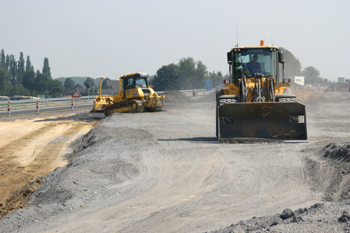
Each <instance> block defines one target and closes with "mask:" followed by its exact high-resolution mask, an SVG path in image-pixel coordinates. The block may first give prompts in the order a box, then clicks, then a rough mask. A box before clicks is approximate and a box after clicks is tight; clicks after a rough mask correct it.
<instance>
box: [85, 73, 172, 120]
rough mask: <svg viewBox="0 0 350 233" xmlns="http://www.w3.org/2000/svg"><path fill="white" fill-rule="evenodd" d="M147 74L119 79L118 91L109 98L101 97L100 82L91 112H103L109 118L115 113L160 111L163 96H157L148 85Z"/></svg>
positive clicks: (129, 75)
mask: <svg viewBox="0 0 350 233" xmlns="http://www.w3.org/2000/svg"><path fill="white" fill-rule="evenodd" d="M148 78H149V74H147V73H133V74H127V75H123V76H122V77H120V78H119V80H120V81H119V91H118V92H117V93H115V94H113V95H110V96H102V95H101V91H102V80H103V77H101V78H100V92H99V95H98V96H97V97H96V98H95V99H94V106H93V108H92V110H91V112H103V113H104V114H105V116H109V115H111V114H112V113H115V112H126V113H134V112H145V111H147V112H153V111H160V110H161V109H162V107H163V105H164V99H165V97H164V95H158V94H157V93H156V92H155V91H154V90H153V89H152V87H151V86H149V85H148V80H147V79H148Z"/></svg>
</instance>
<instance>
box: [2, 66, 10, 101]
mask: <svg viewBox="0 0 350 233" xmlns="http://www.w3.org/2000/svg"><path fill="white" fill-rule="evenodd" d="M9 79H10V78H9V76H8V75H7V74H6V71H5V69H3V68H2V67H0V95H8V94H7V92H6V91H7V88H8V83H9Z"/></svg>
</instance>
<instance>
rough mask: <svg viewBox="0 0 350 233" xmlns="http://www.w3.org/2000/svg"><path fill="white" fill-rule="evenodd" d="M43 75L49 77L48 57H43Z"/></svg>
mask: <svg viewBox="0 0 350 233" xmlns="http://www.w3.org/2000/svg"><path fill="white" fill-rule="evenodd" d="M42 74H43V75H45V76H46V77H48V78H49V79H51V71H50V65H49V59H48V58H47V57H45V58H44V66H43V73H42Z"/></svg>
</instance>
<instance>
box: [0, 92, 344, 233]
mask: <svg viewBox="0 0 350 233" xmlns="http://www.w3.org/2000/svg"><path fill="white" fill-rule="evenodd" d="M180 94H181V93H180ZM299 94H300V93H299ZM299 94H297V95H299ZM302 94H305V103H306V107H307V111H308V114H307V115H308V130H309V143H308V144H280V145H279V144H277V145H273V146H269V145H265V144H255V145H254V146H249V148H248V150H247V146H244V145H222V144H217V143H216V142H215V141H211V140H212V139H213V140H215V137H214V130H211V129H213V128H214V127H213V126H214V124H212V123H214V118H213V117H214V116H215V113H214V111H213V110H212V109H213V108H212V107H213V106H214V105H215V95H212V96H211V97H210V96H209V95H208V96H206V97H202V99H201V98H190V97H187V98H184V97H186V96H181V95H179V93H176V94H173V95H172V98H170V97H169V96H170V95H169V93H168V96H167V97H166V98H167V99H168V101H166V105H165V106H164V109H165V110H167V109H168V110H169V111H168V112H167V111H161V112H159V113H144V114H134V115H129V114H116V115H112V116H110V117H108V118H109V119H107V120H106V122H105V123H106V124H105V125H104V126H103V127H97V128H95V129H94V130H92V131H90V133H89V134H86V135H85V136H84V137H82V138H81V140H79V141H80V142H79V143H78V144H76V145H75V146H76V151H75V153H73V154H71V155H70V156H66V157H67V158H68V159H69V160H71V159H73V158H76V157H78V158H77V159H76V160H74V161H73V162H71V163H69V164H68V165H67V166H65V167H64V168H61V169H57V170H55V171H54V172H53V173H51V174H50V175H49V178H48V180H47V183H46V184H44V185H43V186H42V187H40V188H39V189H38V190H37V192H36V193H34V194H33V195H32V196H31V197H30V198H32V200H33V203H32V204H31V205H29V206H28V207H26V208H24V209H22V210H19V211H16V212H14V213H11V214H10V215H8V216H6V217H5V218H3V219H1V220H0V222H1V223H2V224H3V226H4V228H3V229H7V230H8V229H12V230H14V231H18V232H30V230H32V231H34V230H36V231H37V232H47V231H48V230H50V231H53V232H54V231H60V232H61V231H63V232H64V231H66V232H72V231H77V232H84V231H85V232H86V231H90V232H101V231H103V230H105V231H110V232H118V231H119V230H120V229H121V230H120V231H121V232H137V231H143V232H170V231H172V232H174V231H175V230H174V229H180V230H178V232H199V230H198V229H201V232H203V231H204V230H203V229H205V230H209V229H211V230H213V229H219V228H220V227H225V226H229V224H231V223H232V225H231V226H229V227H226V228H223V229H221V230H217V231H215V232H264V231H267V232H287V231H289V232H331V231H338V232H347V231H349V229H350V224H349V222H350V215H349V212H350V201H349V191H350V190H349V189H348V187H349V180H350V177H349V174H348V170H349V165H348V163H349V143H348V142H347V141H346V138H344V137H346V136H348V135H349V134H348V130H347V129H348V128H349V125H350V122H349V121H348V120H346V119H347V118H345V117H347V116H348V115H349V111H348V110H347V109H348V106H349V105H348V104H349V102H348V99H349V97H350V96H349V95H348V94H349V93H346V95H343V94H342V93H309V94H306V93H301V94H300V96H301V97H302V96H303V95H302ZM306 96H307V97H306ZM204 98H208V103H209V102H210V103H211V104H213V105H211V104H205V103H204V104H201V105H200V104H199V101H204V100H205V99H204ZM172 101H173V102H172ZM192 101H193V102H192ZM299 101H302V100H301V99H299ZM179 102H180V103H189V102H191V104H189V105H188V106H186V107H183V106H182V107H181V108H180V109H176V108H172V107H171V105H173V106H175V107H176V106H179V105H177V104H179ZM213 102H214V103H213ZM167 103H170V104H169V105H167ZM196 104H198V105H196ZM209 105H210V106H209ZM204 108H206V109H207V110H208V111H211V113H210V114H203V111H202V110H203V109H204ZM342 109H344V110H345V111H339V110H342ZM153 114H159V115H157V116H155V115H153ZM172 115H174V116H172ZM203 115H204V116H203ZM152 116H153V117H152ZM63 118H65V117H63ZM140 118H142V119H143V120H142V121H139V119H140ZM65 119H66V118H65ZM77 119H79V117H77ZM42 122H45V120H42ZM123 122H126V124H125V125H124V123H123ZM203 122H204V123H205V122H209V123H210V124H209V123H208V124H207V123H205V124H204V123H203ZM159 126H161V127H159ZM209 128H210V130H206V129H209ZM338 128H339V130H338ZM259 148H260V149H259ZM290 151H292V154H291V152H290ZM264 153H265V154H264ZM293 153H294V154H293ZM261 158H263V159H261ZM302 158H303V159H304V160H302ZM259 159H261V160H259ZM267 159H271V161H269V162H267V163H266V166H264V169H263V173H257V174H255V173H254V172H255V171H257V170H256V167H257V164H258V165H259V163H263V162H265V160H267ZM286 159H287V161H289V162H288V164H282V163H279V161H281V162H283V161H286ZM221 160H222V161H229V162H224V163H222V162H221ZM302 161H304V163H302ZM298 162H300V163H301V164H305V166H304V168H303V169H299V164H298ZM296 163H297V164H296ZM238 165H239V166H238ZM297 165H298V166H297ZM280 166H281V170H278V169H279V167H280ZM293 167H295V168H293ZM291 168H293V169H294V170H293V171H291V170H290V169H291ZM196 170H198V171H200V172H199V173H194V171H196ZM272 170H276V171H280V173H278V172H276V173H271V171H272ZM286 170H290V172H286ZM254 174H255V175H254ZM262 175H265V176H263V177H265V179H267V180H269V182H272V183H273V185H272V186H263V184H265V185H266V180H264V178H261V177H262ZM270 176H272V177H270ZM294 176H295V177H294ZM171 178H172V179H171ZM295 178H298V182H301V183H298V182H296V180H295ZM225 180H227V181H230V183H221V184H220V182H223V181H225ZM252 180H254V182H255V183H256V184H254V185H256V186H251V187H246V185H247V184H251V183H250V181H252ZM157 181H158V183H157ZM277 181H281V182H277ZM34 182H37V183H40V182H41V181H40V180H39V181H34ZM238 182H241V183H238ZM274 182H276V183H274ZM284 182H286V183H284ZM279 184H282V186H281V187H280V188H285V189H286V190H283V191H284V192H282V193H281V190H279V189H278V188H276V186H278V185H279ZM283 185H284V186H283ZM304 185H307V187H308V188H309V189H311V190H313V194H314V195H318V194H320V195H319V196H321V197H322V199H320V200H317V201H321V200H322V201H323V202H322V203H318V202H317V203H315V202H313V203H312V205H311V203H310V205H304V204H303V205H304V206H302V207H300V208H299V207H297V208H294V209H293V207H295V206H293V203H291V202H288V203H286V199H287V198H290V199H291V196H293V195H295V193H296V194H297V196H296V197H295V200H297V199H302V198H305V197H303V196H302V195H303V191H304V189H303V190H302V191H300V190H301V187H302V186H304ZM176 188H177V189H176ZM249 188H250V189H251V190H252V192H254V193H255V194H254V195H252V196H251V197H252V198H251V199H245V197H246V196H250V195H251V193H249V192H245V191H247V190H249ZM265 188H266V189H267V191H269V192H272V194H273V196H272V198H273V199H268V202H267V201H266V202H261V203H259V204H256V205H254V206H252V204H251V202H254V201H255V199H259V198H261V196H262V194H261V193H259V191H264V189H265ZM205 190H208V191H209V192H204V191H205ZM295 190H297V191H300V192H295ZM241 191H242V192H241ZM147 192H148V195H147ZM201 192H202V193H201ZM160 194H163V196H162V195H160ZM214 194H215V195H214ZM240 195H243V196H244V198H242V197H240ZM299 195H301V196H299ZM158 196H160V198H159V197H158ZM208 196H210V198H208ZM153 197H154V198H153ZM170 197H173V199H172V200H171V201H169V202H167V199H171V198H170ZM269 197H270V196H269ZM147 198H148V200H151V201H144V200H146V199H147ZM239 198H241V199H239ZM237 199H238V200H237ZM276 199H278V201H277V200H276ZM266 200H267V199H266ZM293 200H294V199H293ZM235 202H236V204H235V205H233V203H235ZM182 203H184V204H183V205H181V204H182ZM303 203H305V202H303ZM294 204H295V203H294ZM275 205H283V206H284V208H285V207H286V206H288V207H290V208H286V209H284V210H283V211H282V209H281V212H280V213H277V214H275V215H267V214H274V213H276V212H278V211H275V210H276V209H277V207H276V206H275ZM266 206H271V207H266ZM230 207H231V208H232V209H229V210H227V209H228V208H230ZM263 208H269V209H268V210H269V212H268V213H266V212H265V213H266V215H265V214H261V209H263ZM270 208H271V209H273V210H271V209H270ZM292 209H293V210H292ZM259 211H260V212H259ZM264 215H265V216H264ZM135 216H138V217H139V219H137V218H135ZM208 216H209V217H208ZM242 216H243V217H242ZM258 216H260V217H258ZM261 216H263V217H261ZM227 218H229V221H228V222H227V221H226V220H225V221H224V220H223V219H227ZM237 218H238V219H237ZM248 218H249V219H248ZM74 219H75V220H74ZM233 219H234V220H233ZM240 219H244V221H239V222H237V220H240ZM247 219H248V220H247ZM218 221H222V224H221V225H220V227H215V228H213V227H212V225H211V224H214V223H216V225H215V226H218V225H219V224H217V222H218ZM194 223H196V224H194ZM123 224H124V225H123ZM127 224H128V225H127ZM123 226H124V228H123ZM191 226H192V228H190V227H191ZM135 229H136V230H135Z"/></svg>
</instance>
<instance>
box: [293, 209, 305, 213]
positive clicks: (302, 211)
mask: <svg viewBox="0 0 350 233" xmlns="http://www.w3.org/2000/svg"><path fill="white" fill-rule="evenodd" d="M295 212H296V213H297V214H303V213H304V212H305V210H303V209H302V208H299V209H297V210H296V211H295Z"/></svg>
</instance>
